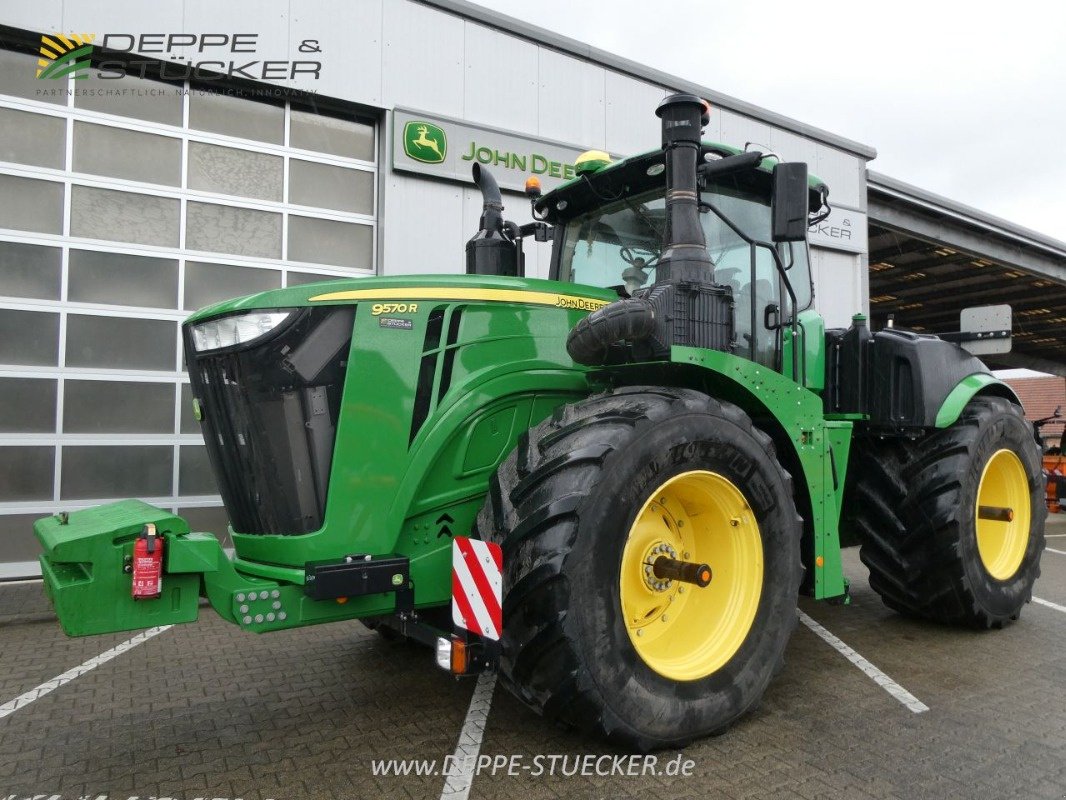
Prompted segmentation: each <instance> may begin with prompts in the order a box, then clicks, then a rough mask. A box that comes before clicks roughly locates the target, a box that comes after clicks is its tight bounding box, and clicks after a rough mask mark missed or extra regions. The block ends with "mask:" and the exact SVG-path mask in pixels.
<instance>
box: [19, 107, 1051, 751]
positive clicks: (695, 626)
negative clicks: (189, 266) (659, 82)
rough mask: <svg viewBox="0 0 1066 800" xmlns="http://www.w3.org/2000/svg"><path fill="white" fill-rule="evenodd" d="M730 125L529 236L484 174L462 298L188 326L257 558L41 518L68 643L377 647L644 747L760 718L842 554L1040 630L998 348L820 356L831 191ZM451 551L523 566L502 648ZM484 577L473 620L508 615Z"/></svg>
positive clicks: (162, 527) (1024, 472)
mask: <svg viewBox="0 0 1066 800" xmlns="http://www.w3.org/2000/svg"><path fill="white" fill-rule="evenodd" d="M707 113H708V110H707V106H706V104H705V103H703V102H702V101H701V100H700V99H699V98H696V97H693V96H690V95H672V96H670V97H667V98H666V99H665V100H663V102H662V103H661V104H660V105H659V107H658V109H657V114H658V115H659V117H661V119H662V146H661V147H660V148H659V149H656V150H653V151H651V152H648V153H644V154H642V155H637V156H634V157H632V158H627V159H624V160H620V161H616V162H614V163H612V162H611V161H610V159H609V158H608V157H607V156H606V154H602V153H600V154H597V153H591V154H586V156H585V157H583V158H582V159H581V160H580V163H579V164H578V175H577V177H576V178H575V179H574V180H571V181H570V182H569V183H566V184H564V185H563V186H561V187H560V188H558V189H556V190H554V191H552V192H550V193H547V194H544V195H540V194H539V193H538V192H537V190H536V189H535V187H530V189H529V194H530V197H531V205H532V211H533V217H534V221H533V222H530V223H528V224H524V225H517V224H515V223H512V222H507V221H505V220H504V218H503V216H502V212H503V205H502V202H501V194H500V192H499V190H498V188H497V186H496V183H495V181H494V180H493V179H492V176H491V175H490V174H489V173H488V172H487V171H486V170H483V169H480V168H479V167H478V166H475V168H474V170H475V172H474V178H475V182H476V183H478V185H479V186H480V188H481V190H482V193H483V195H484V212H483V214H482V217H481V224H480V230H479V231H478V233H477V235H476V236H474V238H473V239H471V240H470V242H469V243H468V244H467V249H466V274H465V275H456V276H452V277H447V276H445V277H441V276H433V277H428V276H425V277H420V276H415V277H389V278H374V279H358V280H338V281H332V282H329V283H322V284H316V285H311V286H299V287H291V288H288V289H280V290H276V291H271V292H266V293H263V294H258V295H254V296H251V297H245V298H242V299H239V300H233V301H230V302H226V303H221V304H219V305H215V306H212V307H210V308H206V309H203V310H201V311H199V312H197V313H196V314H194V315H193V316H192V317H191V318H189V319H188V320H187V321H186V323H185V324H184V337H185V344H186V358H187V363H188V369H189V376H190V379H191V381H192V389H193V394H194V397H195V400H194V405H195V411H196V415H197V417H198V418H199V419H200V420H201V424H202V426H203V432H204V438H205V440H206V443H207V448H208V451H209V454H210V458H211V462H212V465H213V467H214V472H215V476H216V478H217V482H218V486H219V489H220V492H221V494H222V498H223V500H224V502H225V505H226V510H227V511H228V514H229V517H230V520H231V523H232V524H231V536H232V542H233V548H234V551H235V552H234V554H233V555H229V554H227V553H226V552H224V551H223V549H222V548H221V546H220V544H219V541H218V539H217V538H216V537H215V536H213V535H211V534H208V533H201V532H195V531H194V532H190V531H189V530H188V526H187V525H186V523H185V522H184V521H183V520H182V519H180V518H179V517H176V516H174V515H173V514H171V513H169V512H167V511H163V510H160V509H157V508H153V507H151V506H148V505H145V504H144V503H141V502H138V501H132V500H131V501H125V502H121V503H114V504H110V505H106V506H101V507H97V508H90V509H86V510H79V511H72V512H70V513H60V514H57V515H55V516H53V517H49V518H46V519H42V520H40V521H38V522H37V523H36V525H35V529H36V533H37V536H38V538H39V540H40V542H41V544H42V545H43V548H44V553H43V555H42V556H41V565H42V569H43V572H44V579H45V580H44V582H45V587H46V590H47V592H48V593H49V595H50V597H51V598H52V600H53V602H54V604H55V607H56V609H57V612H58V614H59V618H60V621H61V623H62V625H63V627H64V629H65V630H66V631H67V632H68V633H69V634H71V635H87V634H96V633H104V632H110V631H119V630H129V629H135V628H140V627H148V626H153V625H159V624H167V623H175V622H189V621H192V620H194V619H195V618H196V615H197V608H198V601H199V598H200V597H206V598H207V599H208V601H210V604H211V605H212V606H213V608H214V609H215V611H216V612H217V613H218V614H219V615H221V616H222V617H223V618H224V619H226V620H228V621H230V622H232V623H235V624H236V625H237V626H239V627H240V628H243V629H244V630H246V631H251V632H256V633H265V632H270V631H277V630H282V629H286V628H293V627H298V626H303V625H310V624H314V623H321V622H335V621H341V620H352V619H359V620H362V621H364V622H365V623H366V624H368V625H369V626H371V627H373V628H376V629H378V630H381V631H382V632H392V633H393V634H402V635H405V636H408V637H411V638H414V639H418V640H422V641H425V642H427V643H429V644H432V645H434V646H436V647H437V657H438V661H439V662H440V663H441V664H442V666H445V667H447V668H450V669H452V670H453V671H455V672H464V673H468V672H476V671H478V670H483V669H498V670H499V673H500V676H501V678H502V680H503V682H504V683H505V685H506V686H507V687H508V688H509V689H510V690H511V691H512V692H513V693H514V694H515V695H516V696H517V697H519V698H520V699H521V700H522V701H523V702H524V703H525V704H526V705H528V706H529V707H530V708H532V709H534V710H535V711H537V712H539V713H541V714H543V715H544V716H545V717H548V718H552V719H556V720H560V721H562V722H564V723H569V724H571V725H574V726H577V727H579V728H581V729H584V730H587V731H590V732H593V733H596V734H600V735H604V736H607V737H609V738H611V739H613V740H615V741H618V742H621V743H624V744H625V745H627V746H630V747H634V748H637V749H650V748H656V747H664V746H678V745H681V744H683V743H685V742H686V741H688V740H690V739H692V738H694V737H697V736H702V735H706V734H711V733H715V732H719V731H722V730H724V729H725V728H727V727H728V726H729V725H731V724H732V723H733V722H734V721H736V720H737V719H738V718H740V717H741V716H742V715H743V714H744V713H745V712H747V711H748V710H750V709H752V708H753V706H755V704H756V703H758V701H759V699H760V697H761V696H762V694H763V692H764V690H765V689H766V687H767V684H768V683H769V682H770V680H771V678H772V677H773V676H774V674H775V673H776V672H778V670H779V669H780V668H781V665H782V659H783V654H784V651H785V646H786V644H787V643H788V640H789V637H790V635H791V633H792V631H793V628H794V627H795V624H796V598H797V595H798V594H799V593H801V592H802V593H804V594H807V595H810V596H812V597H814V598H816V599H821V600H833V601H838V602H846V601H847V598H848V583H847V581H846V579H845V577H844V575H843V573H842V569H841V554H840V548H841V541H842V537H856V538H857V539H858V541H859V542H860V543H861V547H862V549H861V557H862V560H863V562H864V563H865V564H866V565H867V566H868V567H869V570H870V583H871V585H872V587H873V588H874V590H876V591H877V592H878V593H879V594H880V595H881V597H882V598H883V599H884V602H885V603H886V604H887V605H888V606H889V607H890V608H892V609H895V610H896V611H898V612H900V613H902V614H905V615H908V616H913V617H922V618H926V619H931V620H937V621H940V622H943V623H949V624H955V625H965V626H972V627H977V628H998V627H1001V626H1003V625H1004V624H1006V623H1008V622H1010V621H1011V620H1014V619H1017V617H1018V614H1019V612H1020V611H1021V609H1022V606H1023V605H1025V603H1026V602H1028V601H1029V600H1030V597H1031V593H1032V588H1033V583H1034V581H1035V580H1036V578H1037V576H1038V575H1039V561H1040V553H1041V550H1042V548H1043V537H1044V533H1043V529H1044V519H1045V508H1044V502H1043V483H1042V478H1041V469H1040V451H1039V448H1038V447H1037V444H1036V441H1035V438H1034V435H1033V431H1032V428H1031V427H1030V425H1029V424H1027V423H1026V421H1025V418H1024V416H1023V414H1022V409H1021V408H1020V406H1019V402H1018V399H1017V397H1016V396H1015V395H1014V393H1013V392H1012V391H1011V389H1010V388H1009V387H1008V386H1006V385H1005V384H1003V383H1002V382H1000V381H999V380H997V379H996V378H995V377H993V376H992V375H991V374H990V372H989V370H988V369H987V368H986V367H985V366H984V365H983V364H982V363H981V361H979V360H978V359H977V358H976V357H974V356H973V355H971V354H970V352H968V351H967V350H966V349H963V347H962V346H960V342H961V343H962V344H966V345H967V346H970V345H971V343H974V342H979V343H980V344H981V345H982V346H984V347H987V346H988V344H989V341H990V340H996V341H1000V340H1002V342H1009V335H1010V323H1009V320H1008V321H1007V323H1006V325H1005V327H1004V324H1003V322H1002V321H1000V322H999V323H998V325H993V326H992V328H991V329H989V326H988V325H985V326H984V328H985V329H981V330H970V331H961V332H959V333H958V334H956V335H955V336H953V337H951V338H954V339H955V340H956V341H947V340H945V339H942V338H938V337H935V336H930V335H924V334H919V333H912V332H908V331H905V330H899V329H894V328H886V329H884V330H879V331H876V332H874V331H872V330H870V328H869V326H868V325H867V322H866V320H865V318H864V317H863V316H862V315H860V314H857V315H856V316H855V318H854V323H853V325H852V326H851V327H850V328H849V329H847V330H825V327H824V323H823V321H822V319H821V317H820V316H819V315H818V314H817V313H816V312H815V311H814V310H813V309H812V303H813V287H812V282H811V270H810V266H809V257H808V248H807V242H806V234H807V230H808V226H809V225H810V224H811V223H812V222H813V221H816V220H817V219H818V218H820V217H822V216H823V215H825V214H827V213H828V210H829V206H828V189H827V187H826V186H825V185H824V184H823V183H822V182H821V181H819V180H817V179H815V178H813V177H811V176H808V174H807V167H806V165H805V164H801V163H783V162H781V161H780V160H779V159H777V158H776V157H774V156H772V155H769V154H763V153H759V152H742V151H740V150H737V149H735V148H732V147H727V146H724V145H720V144H712V143H707V142H704V141H702V129H703V127H704V126H705V125H706V123H707V118H708V117H707ZM524 241H529V243H530V244H532V241H540V242H551V247H552V261H551V273H550V274H551V277H550V280H535V279H531V278H526V277H524V253H523V243H524ZM427 257H429V256H428V254H427ZM438 257H447V256H446V255H439V254H438ZM827 290H828V291H831V289H827ZM977 327H981V326H977ZM971 349H973V350H976V349H978V348H977V347H971ZM453 540H454V542H453ZM459 544H463V546H464V548H465V549H463V552H464V553H466V554H467V555H469V554H470V553H475V554H476V553H488V552H492V553H496V556H493V558H495V557H497V556H498V555H499V554H500V553H502V559H501V560H502V567H501V569H502V580H501V581H500V585H501V586H502V636H499V638H498V640H497V638H496V637H495V636H494V635H493V633H492V627H493V626H492V624H491V621H488V622H486V621H485V620H484V619H480V617H479V620H480V622H481V623H482V624H480V625H479V624H477V623H478V621H479V620H475V619H471V618H470V616H471V613H472V612H470V611H469V609H467V610H466V611H465V612H463V608H462V607H461V606H462V605H463V603H466V602H467V601H469V600H470V599H471V598H470V597H466V598H465V599H464V598H463V597H462V596H461V595H462V594H463V592H462V591H461V590H460V591H459V595H460V596H457V597H456V598H455V599H454V600H455V602H456V603H458V604H459V606H460V608H459V610H458V612H453V613H451V614H449V613H448V610H449V608H450V607H451V606H452V604H453V580H454V581H455V582H456V585H457V586H458V585H459V584H461V583H462V581H461V580H460V579H461V578H463V574H465V573H463V574H460V573H462V572H463V569H465V567H462V568H460V566H461V565H460V566H456V567H455V568H454V570H453V550H455V552H456V553H458V552H459V549H457V548H458V545H459ZM471 545H477V548H472V547H471ZM496 545H498V546H499V548H500V550H499V551H495V550H494V549H492V548H493V546H496ZM479 548H480V549H479ZM153 559H154V562H153ZM491 560H492V559H491V558H488V557H486V563H488V561H491ZM153 563H155V564H156V565H157V572H156V573H155V574H153V572H152V565H153ZM491 572H492V570H491V565H490V567H489V568H487V569H486V570H484V571H483V572H481V573H479V574H480V578H479V579H478V580H477V581H475V582H476V583H477V585H478V587H479V590H483V591H484V592H485V594H486V595H488V597H486V598H483V599H484V600H485V605H484V606H483V607H482V609H481V612H478V613H474V614H473V616H478V614H479V613H480V614H485V613H489V614H490V616H491V612H492V608H491V606H492V598H491V595H492V594H493V592H494V591H495V589H494V588H493V585H492V580H491ZM467 577H469V576H467ZM453 620H455V621H458V622H459V623H460V625H459V626H458V627H455V626H454V624H453ZM498 633H499V632H498V631H497V634H498Z"/></svg>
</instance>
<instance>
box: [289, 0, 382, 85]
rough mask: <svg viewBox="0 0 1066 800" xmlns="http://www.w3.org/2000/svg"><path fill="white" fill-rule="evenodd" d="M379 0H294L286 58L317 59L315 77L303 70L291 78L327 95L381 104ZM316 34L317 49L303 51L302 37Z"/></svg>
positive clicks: (314, 37)
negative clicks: (317, 74) (318, 67)
mask: <svg viewBox="0 0 1066 800" xmlns="http://www.w3.org/2000/svg"><path fill="white" fill-rule="evenodd" d="M382 5H383V0H357V2H345V0H300V2H294V3H292V19H291V20H290V21H289V34H290V42H289V58H290V59H291V60H293V61H298V60H318V61H321V62H322V72H321V76H320V78H319V79H318V80H315V79H314V78H312V77H309V76H303V75H301V76H300V77H298V78H297V79H296V81H295V82H294V83H293V84H292V85H293V86H294V87H295V88H297V89H303V90H315V91H317V92H319V93H320V94H323V95H326V96H328V97H344V98H346V99H350V100H354V101H355V102H357V103H366V104H367V105H374V106H377V105H381V61H382V42H381V38H382V36H381V34H382V23H383V20H382V16H383V13H384V12H383V9H382ZM305 39H317V40H318V42H319V46H320V47H321V48H322V52H321V53H301V52H300V50H299V47H300V43H301V42H302V41H303V40H305Z"/></svg>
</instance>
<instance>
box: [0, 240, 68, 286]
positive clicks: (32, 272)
mask: <svg viewBox="0 0 1066 800" xmlns="http://www.w3.org/2000/svg"><path fill="white" fill-rule="evenodd" d="M62 260H63V251H62V250H60V249H59V248H58V247H43V246H41V245H36V244H22V243H21V242H0V294H5V295H12V296H15V297H37V298H40V299H42V300H58V299H59V282H60V271H61V267H62Z"/></svg>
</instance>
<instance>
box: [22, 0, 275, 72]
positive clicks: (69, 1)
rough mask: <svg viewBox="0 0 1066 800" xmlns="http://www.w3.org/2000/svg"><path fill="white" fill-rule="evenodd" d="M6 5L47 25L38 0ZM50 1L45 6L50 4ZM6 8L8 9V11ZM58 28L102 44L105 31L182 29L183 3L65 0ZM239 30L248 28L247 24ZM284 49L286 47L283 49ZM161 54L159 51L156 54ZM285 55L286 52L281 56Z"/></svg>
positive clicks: (38, 26) (208, 27)
mask: <svg viewBox="0 0 1066 800" xmlns="http://www.w3.org/2000/svg"><path fill="white" fill-rule="evenodd" d="M6 5H21V6H23V7H24V8H26V9H30V8H32V9H34V13H33V14H32V15H31V14H29V13H25V12H24V13H23V14H22V16H23V17H26V18H27V19H26V24H25V26H24V27H26V28H29V29H30V30H31V31H36V30H42V29H43V28H45V27H46V24H45V22H43V21H42V22H37V21H35V20H34V18H35V17H36V16H37V15H36V9H37V8H38V4H37V3H5V6H6ZM49 6H50V4H48V5H46V6H45V7H46V8H48V7H49ZM6 13H7V12H6V11H5V14H6ZM56 30H62V31H69V32H71V33H95V34H96V41H95V44H98V45H99V44H102V43H103V38H104V34H105V33H130V34H134V35H136V34H139V33H180V32H182V31H183V30H185V28H184V10H183V6H182V3H180V2H176V3H155V4H152V5H148V4H139V3H138V4H125V3H123V4H117V3H115V4H106V3H86V2H84V0H81V1H80V2H79V0H64V2H63V24H62V25H61V26H57V27H56ZM189 30H190V31H197V32H204V33H214V32H215V31H216V26H215V25H213V24H211V23H210V22H208V23H206V24H205V25H204V26H202V28H201V29H197V28H195V27H190V28H189ZM237 30H239V31H240V32H245V28H244V26H240V27H239V28H238V29H237ZM282 52H283V53H284V52H285V51H284V50H283V51H282ZM155 56H156V57H158V54H155ZM284 57H285V56H284V55H283V56H282V58H284Z"/></svg>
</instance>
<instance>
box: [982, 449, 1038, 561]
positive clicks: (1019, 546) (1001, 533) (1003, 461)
mask: <svg viewBox="0 0 1066 800" xmlns="http://www.w3.org/2000/svg"><path fill="white" fill-rule="evenodd" d="M1008 511H1009V512H1010V513H1009V514H1007V512H1008ZM996 516H999V517H1000V518H999V519H995V518H993V517H996ZM1007 516H1009V517H1010V519H1006V517H1007ZM1031 517H1032V512H1031V509H1030V507H1029V479H1028V478H1027V477H1026V474H1025V467H1024V466H1023V465H1022V462H1021V459H1020V458H1018V456H1017V455H1016V454H1015V453H1014V451H1012V450H997V451H996V452H995V453H993V454H992V457H991V458H990V459H988V463H987V464H985V469H984V471H983V472H982V473H981V482H980V483H979V484H978V486H977V504H976V508H975V509H974V520H975V522H974V527H975V528H976V530H977V552H978V553H979V554H980V556H981V563H982V564H983V565H984V568H985V570H987V572H988V574H989V575H991V576H992V577H993V578H995V579H996V580H1000V581H1004V580H1007V578H1010V577H1011V576H1013V575H1014V573H1016V572H1017V571H1018V568H1019V567H1020V566H1021V565H1022V561H1023V560H1024V559H1025V551H1026V550H1027V549H1028V547H1029V524H1030V522H1031Z"/></svg>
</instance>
